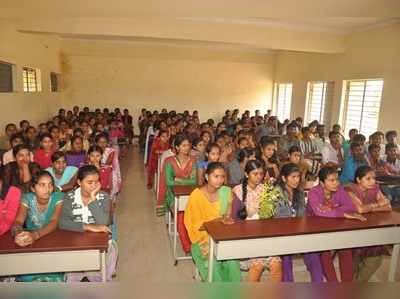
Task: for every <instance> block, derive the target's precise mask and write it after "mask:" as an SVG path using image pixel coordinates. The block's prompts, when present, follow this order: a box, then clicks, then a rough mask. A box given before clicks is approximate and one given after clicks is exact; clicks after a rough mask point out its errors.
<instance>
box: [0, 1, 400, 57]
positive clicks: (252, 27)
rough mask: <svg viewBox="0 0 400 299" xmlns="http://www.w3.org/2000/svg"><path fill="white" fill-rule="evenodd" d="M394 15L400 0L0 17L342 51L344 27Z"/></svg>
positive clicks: (84, 6)
mask: <svg viewBox="0 0 400 299" xmlns="http://www.w3.org/2000/svg"><path fill="white" fill-rule="evenodd" d="M372 12H373V16H371V14H372ZM399 16H400V0H213V1H211V0H146V1H137V0H113V1H109V0H56V1H54V0H40V1H32V0H1V1H0V20H1V19H7V20H11V21H13V22H15V24H16V29H17V30H19V31H21V32H26V33H36V34H38V33H40V34H53V35H57V36H59V37H61V38H68V39H71V38H77V39H87V40H105V41H118V42H121V41H125V42H140V43H144V42H148V43H161V44H174V45H183V46H185V45H189V46H193V45H197V46H207V47H208V46H213V47H218V46H222V47H226V46H228V47H232V46H233V47H239V48H242V49H254V50H266V49H267V50H281V49H283V50H293V51H311V52H321V53H340V52H344V51H345V36H346V35H349V34H352V33H354V32H357V31H363V30H367V29H370V28H374V27H379V26H384V25H387V24H391V23H394V22H398V21H399V19H400V18H399Z"/></svg>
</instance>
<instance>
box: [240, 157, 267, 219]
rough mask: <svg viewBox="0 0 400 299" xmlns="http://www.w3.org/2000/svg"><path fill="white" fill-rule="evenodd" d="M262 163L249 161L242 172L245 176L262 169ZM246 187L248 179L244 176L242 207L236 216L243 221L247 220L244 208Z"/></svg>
mask: <svg viewBox="0 0 400 299" xmlns="http://www.w3.org/2000/svg"><path fill="white" fill-rule="evenodd" d="M263 166H264V165H263V163H262V162H260V161H258V160H250V161H248V162H247V163H246V166H245V168H244V171H245V172H246V174H247V175H249V174H250V172H252V171H253V170H256V169H258V168H263ZM247 186H248V178H247V176H245V178H244V179H243V181H242V203H243V206H242V207H241V209H240V210H239V212H238V216H239V218H240V219H242V220H245V219H246V218H247V208H246V198H247Z"/></svg>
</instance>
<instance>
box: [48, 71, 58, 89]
mask: <svg viewBox="0 0 400 299" xmlns="http://www.w3.org/2000/svg"><path fill="white" fill-rule="evenodd" d="M59 78H60V75H59V74H57V73H54V72H51V73H50V85H51V91H52V92H57V91H60V86H59V84H60V80H59Z"/></svg>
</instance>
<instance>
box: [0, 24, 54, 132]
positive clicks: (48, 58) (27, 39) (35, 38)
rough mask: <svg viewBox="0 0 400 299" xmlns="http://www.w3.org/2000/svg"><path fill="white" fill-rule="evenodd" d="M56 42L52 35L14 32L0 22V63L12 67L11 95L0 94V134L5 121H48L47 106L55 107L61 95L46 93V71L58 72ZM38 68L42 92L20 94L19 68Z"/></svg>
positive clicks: (11, 28) (20, 75) (48, 112)
mask: <svg viewBox="0 0 400 299" xmlns="http://www.w3.org/2000/svg"><path fill="white" fill-rule="evenodd" d="M59 55H60V40H59V39H58V38H56V37H53V36H46V35H32V34H24V33H20V32H17V31H16V29H15V27H14V25H13V24H12V23H9V22H6V21H0V61H5V62H8V63H12V64H14V65H15V72H14V82H15V85H14V92H12V93H0V113H1V114H0V115H1V118H0V135H2V134H3V133H4V130H3V128H4V126H5V124H6V123H9V122H17V121H19V120H22V119H28V120H30V121H32V122H33V124H38V123H39V122H41V121H44V120H48V118H49V117H50V110H52V109H50V107H53V106H54V107H56V106H59V104H60V103H61V98H62V94H61V93H52V92H50V72H57V73H59V72H60V71H61V69H60V64H59V61H60V59H59ZM24 66H29V67H34V68H39V69H40V71H41V82H42V92H38V93H24V92H23V80H22V67H24Z"/></svg>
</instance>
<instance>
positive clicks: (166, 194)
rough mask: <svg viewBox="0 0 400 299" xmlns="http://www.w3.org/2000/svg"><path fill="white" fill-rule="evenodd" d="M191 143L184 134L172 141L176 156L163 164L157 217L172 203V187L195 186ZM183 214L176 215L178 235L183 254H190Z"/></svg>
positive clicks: (195, 172) (195, 169) (194, 165)
mask: <svg viewBox="0 0 400 299" xmlns="http://www.w3.org/2000/svg"><path fill="white" fill-rule="evenodd" d="M191 147H192V146H191V143H190V141H189V138H188V137H187V136H186V135H184V134H178V135H177V136H176V137H175V140H174V148H175V151H176V155H174V156H172V157H169V158H167V159H166V160H165V162H164V169H163V170H162V171H161V177H160V186H159V193H158V198H157V211H156V212H157V216H163V215H165V212H166V211H168V210H170V208H171V207H172V205H173V203H174V197H175V196H174V193H173V192H172V187H173V186H175V185H189V186H190V185H193V186H194V185H196V183H197V166H196V159H195V158H194V157H192V156H190V150H191ZM183 214H184V213H183V212H179V213H178V222H177V225H178V233H179V238H180V240H181V244H182V248H183V250H184V251H185V253H189V252H190V240H189V237H188V235H187V231H186V229H185V226H184V224H183V217H184V216H183Z"/></svg>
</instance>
